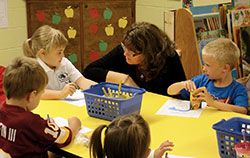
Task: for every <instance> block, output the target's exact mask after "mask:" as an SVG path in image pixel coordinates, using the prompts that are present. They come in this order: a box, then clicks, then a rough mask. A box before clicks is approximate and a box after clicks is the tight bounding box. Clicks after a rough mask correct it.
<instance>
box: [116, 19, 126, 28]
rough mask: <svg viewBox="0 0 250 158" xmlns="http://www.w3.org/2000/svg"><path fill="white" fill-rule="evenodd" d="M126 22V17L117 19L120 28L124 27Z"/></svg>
mask: <svg viewBox="0 0 250 158" xmlns="http://www.w3.org/2000/svg"><path fill="white" fill-rule="evenodd" d="M127 24H128V20H127V17H122V18H120V19H119V20H118V26H119V27H120V28H123V29H124V28H125V27H126V26H127Z"/></svg>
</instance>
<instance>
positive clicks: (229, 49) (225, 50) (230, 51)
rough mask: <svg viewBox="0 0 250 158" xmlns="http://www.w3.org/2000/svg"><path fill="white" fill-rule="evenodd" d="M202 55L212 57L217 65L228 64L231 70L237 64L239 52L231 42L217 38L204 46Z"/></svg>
mask: <svg viewBox="0 0 250 158" xmlns="http://www.w3.org/2000/svg"><path fill="white" fill-rule="evenodd" d="M203 55H207V56H212V57H213V58H214V59H215V60H216V61H217V63H218V64H220V65H223V64H229V65H230V67H231V69H233V68H234V67H235V66H236V65H237V63H238V60H239V57H240V50H239V48H238V46H237V45H236V44H235V43H234V42H233V41H232V40H230V39H228V38H219V39H217V40H214V41H211V42H209V43H208V44H207V45H205V47H204V48H203V49H202V56H203Z"/></svg>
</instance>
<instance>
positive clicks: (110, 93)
mask: <svg viewBox="0 0 250 158" xmlns="http://www.w3.org/2000/svg"><path fill="white" fill-rule="evenodd" d="M108 91H109V96H110V97H113V94H112V92H111V89H110V88H108Z"/></svg>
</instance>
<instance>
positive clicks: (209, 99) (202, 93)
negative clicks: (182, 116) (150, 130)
mask: <svg viewBox="0 0 250 158" xmlns="http://www.w3.org/2000/svg"><path fill="white" fill-rule="evenodd" d="M194 93H195V96H198V97H197V98H196V99H197V100H204V101H205V102H206V103H207V105H212V104H213V102H214V97H213V96H212V95H210V93H209V92H208V91H207V88H206V87H200V88H198V89H196V90H195V91H194Z"/></svg>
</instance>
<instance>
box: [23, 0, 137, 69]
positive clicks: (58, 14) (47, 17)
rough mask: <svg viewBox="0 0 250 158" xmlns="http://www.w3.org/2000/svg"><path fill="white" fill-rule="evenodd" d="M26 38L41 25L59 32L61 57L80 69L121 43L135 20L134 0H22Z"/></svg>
mask: <svg viewBox="0 0 250 158" xmlns="http://www.w3.org/2000/svg"><path fill="white" fill-rule="evenodd" d="M26 6H27V23H28V24H27V25H28V37H31V36H32V34H33V33H34V31H35V30H36V29H37V28H38V27H40V26H42V25H45V24H46V25H50V26H52V27H54V28H56V29H59V30H61V31H62V33H63V34H64V35H65V37H66V38H67V39H68V41H69V44H68V46H67V47H66V49H65V52H64V53H65V56H66V57H67V58H68V59H69V60H70V61H71V62H72V63H73V64H74V65H75V66H76V68H77V69H78V70H79V71H80V72H82V70H83V69H84V68H85V67H86V66H87V65H88V64H89V63H91V62H92V61H95V60H97V59H98V58H100V57H102V56H104V55H105V54H106V53H108V52H109V51H110V50H112V49H113V48H115V47H116V45H118V44H119V43H120V42H121V39H122V37H123V34H124V32H125V30H126V29H127V28H128V27H129V26H130V25H131V24H133V23H134V22H135V0H26Z"/></svg>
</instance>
